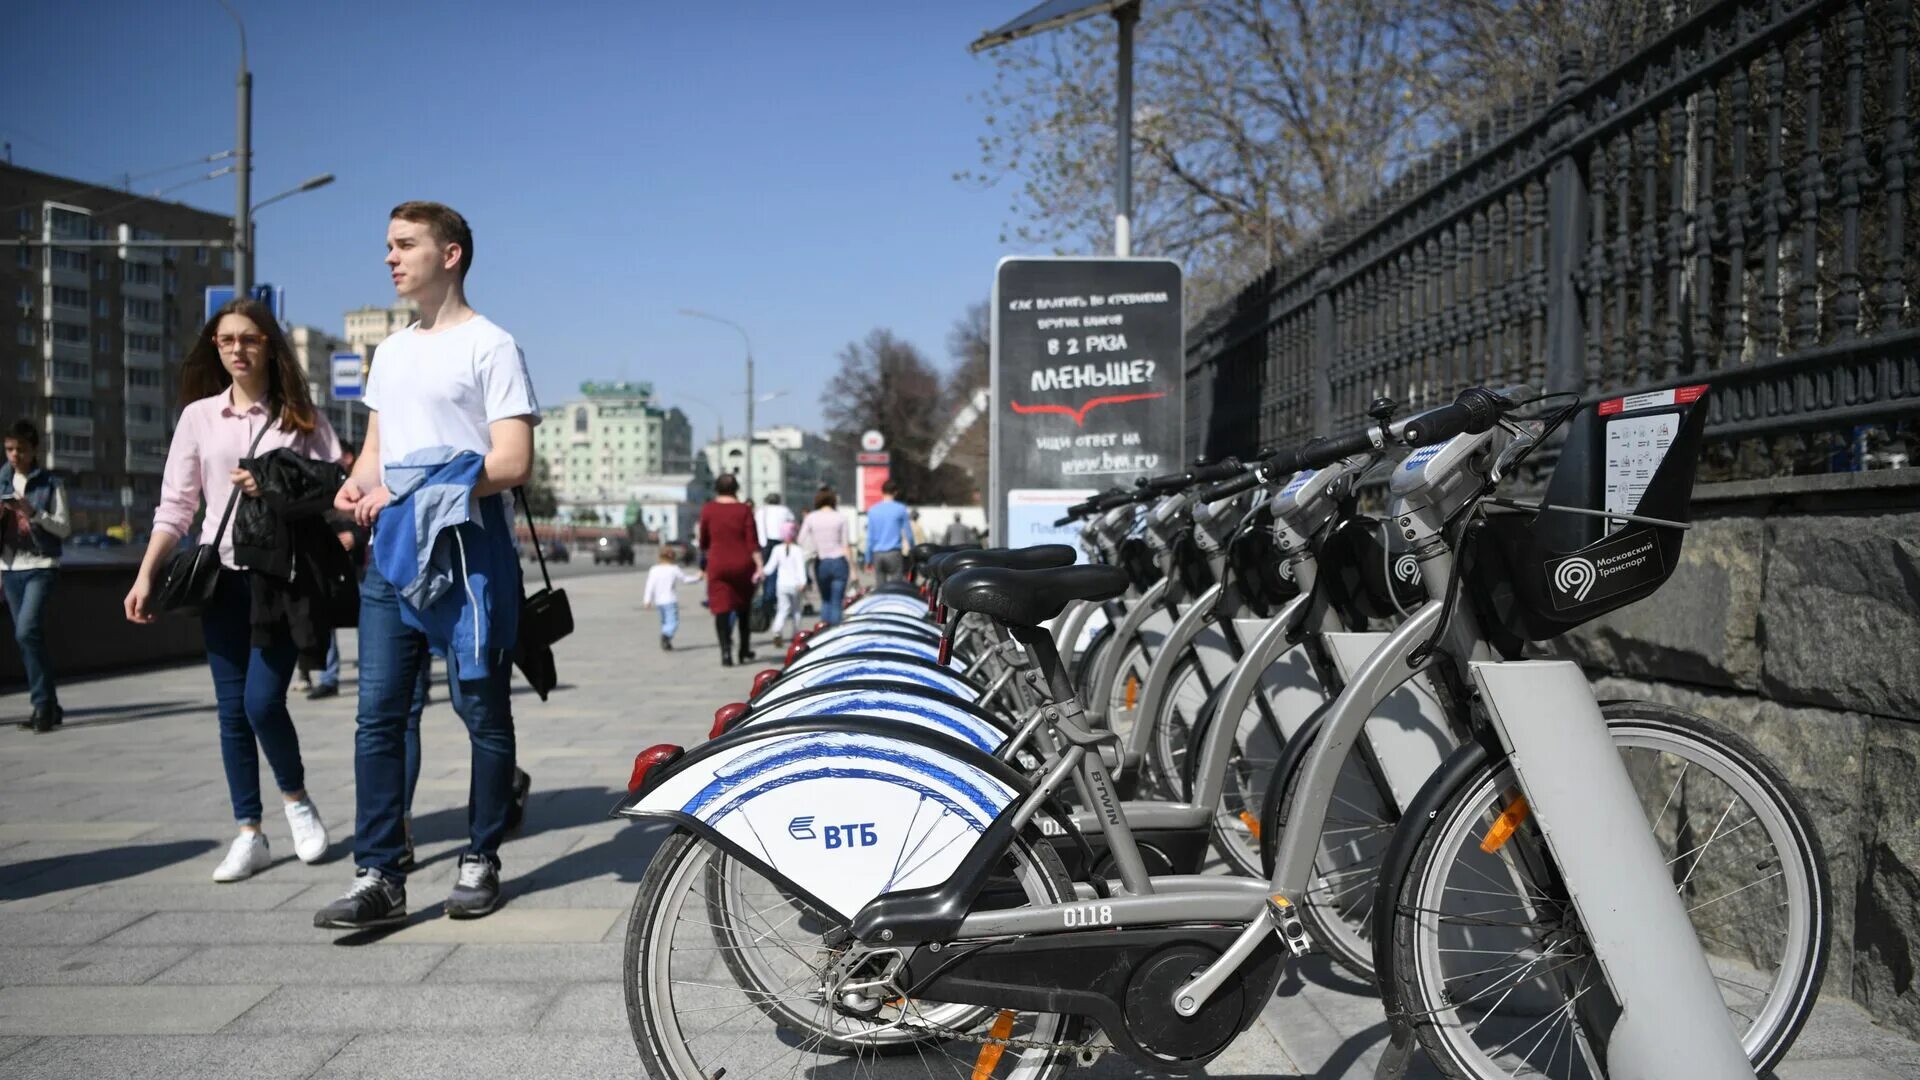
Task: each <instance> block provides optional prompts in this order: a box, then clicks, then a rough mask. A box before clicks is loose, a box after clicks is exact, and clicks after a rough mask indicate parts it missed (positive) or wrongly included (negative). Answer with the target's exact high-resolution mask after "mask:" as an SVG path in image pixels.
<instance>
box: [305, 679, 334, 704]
mask: <svg viewBox="0 0 1920 1080" xmlns="http://www.w3.org/2000/svg"><path fill="white" fill-rule="evenodd" d="M339 696H340V684H338V683H321V684H320V685H319V686H316V687H314V688H313V689H311V690H309V691H307V700H308V701H319V700H321V699H322V698H330V697H339Z"/></svg>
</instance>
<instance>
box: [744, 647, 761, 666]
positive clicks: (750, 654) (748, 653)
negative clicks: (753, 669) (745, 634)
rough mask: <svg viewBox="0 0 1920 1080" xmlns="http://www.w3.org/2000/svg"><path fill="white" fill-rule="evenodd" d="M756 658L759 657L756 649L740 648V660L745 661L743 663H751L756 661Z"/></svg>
mask: <svg viewBox="0 0 1920 1080" xmlns="http://www.w3.org/2000/svg"><path fill="white" fill-rule="evenodd" d="M755 659H758V657H757V655H756V654H755V653H754V651H753V650H752V649H741V650H740V662H741V663H743V664H747V663H751V662H753V661H754V660H755Z"/></svg>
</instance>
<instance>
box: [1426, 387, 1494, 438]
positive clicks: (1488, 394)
mask: <svg viewBox="0 0 1920 1080" xmlns="http://www.w3.org/2000/svg"><path fill="white" fill-rule="evenodd" d="M1500 406H1501V401H1500V399H1499V398H1498V397H1497V396H1496V395H1495V394H1494V393H1493V392H1492V391H1490V390H1486V389H1484V388H1482V387H1478V386H1474V387H1469V388H1467V389H1466V390H1463V391H1461V393H1460V396H1459V397H1458V398H1456V399H1454V402H1453V404H1451V405H1442V406H1440V407H1439V408H1437V409H1428V410H1427V411H1426V412H1423V413H1421V414H1420V415H1418V416H1411V417H1408V418H1407V421H1406V423H1405V424H1403V425H1402V426H1401V438H1402V441H1404V442H1405V443H1406V444H1407V445H1408V446H1414V447H1420V446H1432V445H1433V444H1434V443H1437V442H1444V441H1446V440H1447V439H1451V438H1453V437H1454V436H1455V435H1461V434H1474V435H1478V434H1479V433H1481V432H1483V431H1485V430H1487V429H1488V428H1490V427H1492V426H1493V421H1494V418H1495V417H1497V416H1498V415H1499V413H1500Z"/></svg>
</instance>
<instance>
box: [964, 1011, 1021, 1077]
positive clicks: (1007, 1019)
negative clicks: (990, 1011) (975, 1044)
mask: <svg viewBox="0 0 1920 1080" xmlns="http://www.w3.org/2000/svg"><path fill="white" fill-rule="evenodd" d="M1012 1034H1013V1010H1012V1009H1001V1010H1000V1015H999V1016H996V1017H994V1018H993V1026H992V1027H991V1028H988V1029H987V1038H989V1039H998V1040H1000V1041H998V1042H988V1043H982V1044H981V1045H980V1056H979V1057H977V1058H975V1059H974V1061H973V1080H987V1078H988V1077H990V1076H992V1075H993V1070H994V1069H995V1067H997V1066H998V1065H999V1064H1000V1055H1001V1054H1004V1053H1006V1051H1007V1043H1006V1040H1007V1038H1008V1037H1009V1036H1011V1035H1012Z"/></svg>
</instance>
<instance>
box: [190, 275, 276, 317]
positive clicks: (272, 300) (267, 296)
mask: <svg viewBox="0 0 1920 1080" xmlns="http://www.w3.org/2000/svg"><path fill="white" fill-rule="evenodd" d="M253 298H254V299H255V300H258V301H260V302H261V303H263V304H265V305H267V306H268V307H269V308H271V309H273V317H274V318H276V319H278V320H280V322H281V323H282V324H283V325H284V324H285V323H286V321H287V290H285V289H280V288H275V287H274V286H272V285H269V284H266V283H264V282H263V283H261V284H258V285H255V286H254V287H253ZM231 299H233V286H231V285H209V286H207V306H206V314H204V315H202V316H201V321H202V322H209V321H211V320H212V319H213V313H214V312H216V311H219V310H220V308H221V306H222V305H224V304H225V303H226V302H227V301H229V300H231Z"/></svg>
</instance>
